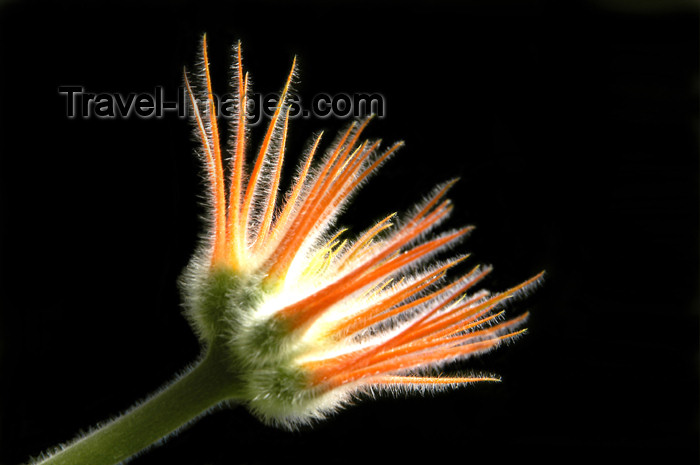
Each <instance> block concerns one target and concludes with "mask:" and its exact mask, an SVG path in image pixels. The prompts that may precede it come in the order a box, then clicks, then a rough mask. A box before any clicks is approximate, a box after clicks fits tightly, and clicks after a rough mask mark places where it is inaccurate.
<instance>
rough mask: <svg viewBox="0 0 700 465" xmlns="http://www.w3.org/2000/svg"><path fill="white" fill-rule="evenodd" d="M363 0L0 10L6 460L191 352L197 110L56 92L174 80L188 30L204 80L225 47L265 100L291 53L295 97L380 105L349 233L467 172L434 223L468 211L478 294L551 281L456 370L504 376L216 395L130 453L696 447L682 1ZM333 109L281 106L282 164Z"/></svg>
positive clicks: (309, 454)
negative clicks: (348, 390)
mask: <svg viewBox="0 0 700 465" xmlns="http://www.w3.org/2000/svg"><path fill="white" fill-rule="evenodd" d="M377 3H378V2H377ZM377 3H375V2H362V1H353V2H334V3H333V5H332V6H327V5H325V4H324V3H322V2H317V3H311V2H302V3H300V4H298V5H297V6H294V7H291V6H285V4H284V3H283V2H269V1H266V2H258V3H253V2H235V1H230V2H223V6H222V5H214V4H209V3H207V2H193V3H188V2H181V1H175V2H162V3H147V2H120V3H118V4H117V3H111V2H104V3H100V5H99V6H94V5H92V2H82V3H78V2H61V3H60V4H57V5H54V6H50V5H49V4H48V2H32V1H16V2H6V3H4V4H2V5H1V6H0V40H1V42H0V53H1V55H0V60H1V61H0V67H1V68H0V82H1V83H2V91H1V94H0V99H1V100H0V113H1V116H0V117H1V120H0V121H1V125H0V131H1V134H2V138H1V142H0V144H1V145H0V163H1V164H0V170H1V171H0V173H1V178H0V179H1V184H0V189H1V191H0V192H1V196H0V199H1V202H2V203H1V206H2V216H0V218H1V219H0V221H2V223H1V225H2V228H1V230H0V231H1V234H2V238H1V239H2V249H1V250H2V256H1V257H0V258H1V261H0V265H1V266H2V282H1V285H2V288H1V292H2V294H1V295H0V298H1V305H2V312H1V313H0V315H1V320H0V325H1V326H0V328H1V331H2V334H1V337H2V339H1V344H2V345H1V346H0V349H1V351H0V356H1V357H2V359H1V363H2V365H1V370H2V371H1V372H0V396H1V397H0V408H1V410H0V428H1V429H0V435H1V436H0V463H3V464H15V463H19V462H22V461H25V460H27V459H28V457H29V456H30V455H36V454H38V453H39V452H41V451H42V450H44V449H46V448H48V447H51V446H53V445H55V444H57V443H59V442H61V441H65V440H69V439H71V438H72V437H73V436H74V434H75V433H77V432H78V431H79V430H80V429H86V428H88V427H90V426H92V425H94V424H95V423H97V422H99V421H101V420H104V419H106V418H109V417H110V416H113V415H115V414H117V413H118V412H120V411H122V410H124V409H126V408H128V407H129V406H130V405H131V404H132V403H133V402H134V401H136V400H137V399H140V398H142V397H144V396H145V395H147V394H148V393H149V392H152V391H153V390H155V389H157V388H158V387H159V386H161V385H162V384H163V383H165V382H166V381H168V380H169V379H170V378H171V377H172V376H173V374H174V373H176V372H177V371H179V370H181V369H182V368H183V367H185V366H186V365H187V364H188V363H190V362H192V361H193V360H195V359H196V357H197V355H198V345H197V341H196V340H195V338H194V336H193V335H192V334H191V332H190V330H189V328H188V326H187V324H186V322H185V321H184V319H183V317H182V316H181V314H180V310H179V295H178V289H177V286H176V279H177V277H178V275H179V273H180V272H181V270H182V268H183V267H184V266H185V264H186V263H187V260H188V258H189V257H190V256H191V254H192V252H193V250H194V248H195V246H196V244H197V235H198V233H199V231H200V228H201V222H200V221H199V219H198V217H199V215H201V214H202V212H203V210H202V208H201V207H200V206H199V204H198V202H197V196H198V195H199V193H201V191H202V185H201V183H200V177H199V165H198V161H197V160H196V158H195V157H194V156H193V151H194V149H195V143H194V142H193V141H192V138H191V131H190V129H191V128H190V125H189V124H188V122H187V121H186V120H181V119H178V118H176V117H174V116H173V115H170V116H166V117H165V118H162V119H147V120H144V119H139V118H136V117H132V118H128V119H114V120H104V119H94V118H93V119H89V120H85V119H73V120H70V119H68V118H66V116H65V99H64V98H63V97H61V96H60V95H59V94H58V91H57V88H58V86H61V85H81V86H84V87H86V89H87V90H89V91H95V92H121V93H129V92H149V91H151V90H152V89H153V88H154V87H155V86H163V87H164V88H165V92H166V94H168V92H170V95H172V93H173V90H174V89H176V88H177V87H179V86H180V85H181V84H182V67H183V66H189V67H192V66H193V64H194V63H195V59H196V57H195V55H196V49H197V47H198V44H199V41H200V37H201V34H202V33H204V32H207V33H208V37H209V42H210V61H211V63H212V67H213V73H214V79H215V87H216V88H217V90H218V91H220V92H225V91H227V87H226V84H227V83H226V80H227V74H226V72H227V66H228V65H229V64H230V56H229V55H230V47H231V45H233V44H234V43H235V42H236V41H237V40H238V39H241V40H242V41H243V46H244V53H245V55H244V61H245V64H246V66H247V69H248V70H249V71H250V72H251V74H252V77H253V85H254V90H256V91H259V92H272V91H277V90H278V89H279V88H280V87H281V85H282V83H283V80H284V78H285V77H286V73H287V71H288V68H289V66H290V63H291V59H292V57H293V55H294V54H297V55H298V59H299V64H300V70H301V74H300V76H301V81H300V83H298V84H297V85H296V91H297V93H298V94H299V95H300V96H301V97H302V98H303V99H305V100H308V99H310V98H311V97H312V96H313V95H315V93H317V92H328V93H331V94H332V93H338V92H347V93H352V92H359V91H371V92H380V93H382V94H383V95H384V96H385V98H386V103H387V108H386V117H385V118H383V119H380V120H377V121H376V122H374V123H373V124H372V126H371V128H370V130H369V134H368V135H369V136H372V137H382V138H383V139H384V140H385V141H386V142H387V143H389V142H392V141H395V140H401V139H402V140H405V141H406V143H407V146H406V148H404V149H403V150H402V152H401V154H400V155H399V156H397V157H396V158H395V159H394V160H393V161H392V162H390V163H389V164H388V165H386V167H385V168H384V169H383V170H382V172H381V173H380V174H379V175H378V176H376V177H375V178H374V179H373V181H372V182H371V183H370V184H369V185H368V186H367V188H365V189H364V190H363V191H362V193H361V194H360V195H358V196H357V198H356V199H355V202H354V203H353V205H352V207H350V208H349V209H348V211H347V213H346V215H345V216H344V217H343V219H342V221H341V223H342V224H345V225H353V226H354V230H360V229H362V228H364V227H366V226H368V225H369V224H370V222H371V221H372V220H376V219H378V218H379V217H380V216H382V215H384V214H386V213H389V212H392V211H397V210H398V211H402V210H405V209H406V208H409V207H410V206H411V205H412V204H413V203H414V202H416V201H418V200H420V199H421V196H422V195H423V194H425V193H427V192H428V191H429V190H430V188H431V187H432V186H433V185H435V184H436V183H438V182H442V181H444V180H446V179H449V178H451V177H454V176H460V177H461V182H460V183H459V184H458V185H457V186H456V187H455V189H454V191H453V192H452V195H451V198H452V199H453V200H454V202H455V204H456V209H455V212H454V214H453V216H452V218H451V220H450V222H449V224H448V226H450V227H455V226H459V225H463V224H474V225H476V226H477V229H476V231H475V232H474V233H473V234H472V235H471V237H470V238H469V239H468V240H467V241H465V243H464V244H463V245H462V246H460V250H462V251H463V250H469V251H471V252H472V253H473V255H472V259H471V263H475V262H483V263H492V264H493V265H494V266H495V272H494V273H493V275H492V276H491V277H489V280H488V283H487V285H488V287H490V288H492V289H503V288H505V287H506V286H510V285H513V284H516V283H518V282H520V281H521V280H523V279H525V278H527V277H529V276H531V275H534V274H535V273H537V272H539V271H540V270H542V269H544V270H546V271H547V273H548V274H547V279H546V282H545V285H544V286H542V287H541V288H540V289H539V290H538V291H537V292H536V293H535V294H534V295H532V296H530V297H529V298H527V299H526V300H525V301H523V302H521V303H519V305H517V306H516V307H514V308H512V309H511V310H510V314H511V315H515V314H517V313H518V312H519V311H522V310H526V309H528V310H530V311H531V312H532V315H531V318H530V321H529V324H528V327H529V329H530V331H529V333H528V335H527V336H526V337H524V338H522V339H520V340H519V341H518V342H517V343H516V344H513V345H509V346H507V347H504V348H501V349H500V350H499V351H497V352H493V353H490V354H488V355H487V356H484V357H481V358H479V359H475V360H473V361H471V362H469V363H465V364H463V365H462V366H461V368H466V369H474V370H483V371H488V372H495V373H499V374H500V375H502V377H503V382H502V383H500V384H495V385H493V384H492V385H478V386H473V387H469V388H466V389H462V390H458V391H455V392H450V393H444V394H439V395H435V396H427V397H419V396H409V397H407V398H403V397H399V398H391V397H386V398H382V399H379V400H364V401H362V402H359V403H358V404H357V405H355V406H353V407H351V408H348V409H347V410H346V411H344V412H343V413H341V414H340V415H337V416H335V417H333V418H332V419H330V420H329V421H327V422H324V423H322V424H319V425H317V426H316V427H315V428H305V429H303V430H302V431H299V432H294V433H289V432H284V431H280V430H275V429H271V428H268V427H265V426H263V425H262V424H260V423H259V422H258V421H257V420H256V419H254V418H253V417H252V416H250V415H249V414H248V413H247V412H246V411H245V410H244V409H242V408H239V409H236V410H230V411H220V412H216V413H214V414H212V415H209V416H208V417H206V418H204V419H202V420H201V421H199V422H198V423H197V424H195V425H193V426H192V427H190V428H189V429H187V430H186V431H184V432H183V433H181V434H180V435H179V436H177V437H176V438H173V439H171V440H170V441H169V442H167V444H165V445H163V446H159V447H157V448H154V449H151V450H150V451H148V452H147V453H145V454H143V455H142V456H140V457H138V458H137V459H136V460H134V461H133V463H134V464H161V463H163V464H192V465H195V464H234V463H235V464H257V463H282V462H283V461H288V462H291V463H302V462H303V463H324V464H325V463H398V462H399V461H401V462H404V463H414V462H415V463H418V462H419V461H421V460H426V459H429V460H431V461H433V460H434V461H442V460H449V461H451V462H454V463H476V462H477V461H479V460H489V461H490V462H492V463H493V462H495V463H502V462H505V461H506V460H512V459H517V460H522V461H523V462H524V463H527V462H526V461H527V460H530V459H535V460H537V461H539V462H542V461H547V462H549V461H557V462H561V463H568V462H569V461H572V460H574V459H580V458H591V459H596V461H602V462H607V461H609V460H616V459H623V460H624V461H625V463H649V462H652V461H654V460H655V459H662V458H663V459H664V461H665V463H693V464H694V463H698V328H699V325H698V293H697V284H698V151H697V141H698V132H697V123H698V119H697V116H698V100H697V78H698V34H697V32H698V17H697V14H696V12H695V11H694V10H693V9H691V8H690V7H686V8H684V7H683V2H666V3H665V5H666V8H661V4H664V2H659V3H660V4H659V5H656V8H654V5H655V4H654V3H653V2H641V3H640V2H632V1H630V2H625V1H617V2H597V3H594V2H585V3H584V2H558V1H521V2H506V1H491V2H489V1H485V0H484V1H477V2H474V1H471V2H470V1H465V2H454V3H448V2H431V3H429V4H428V2H425V3H422V2H384V3H382V4H381V5H378V4H377ZM687 3H688V4H692V3H693V2H687ZM640 5H647V6H649V7H650V8H649V9H644V8H640ZM626 6H635V8H634V9H628V8H626ZM346 123H347V121H341V120H339V119H334V118H330V119H325V120H318V119H316V120H295V121H294V122H293V123H292V128H291V135H290V142H289V144H290V145H289V150H288V153H290V156H289V157H290V160H289V162H288V164H287V165H286V166H287V173H289V172H290V171H291V167H292V166H293V163H294V161H295V160H294V155H293V154H295V153H300V152H301V150H302V149H303V147H304V146H305V144H306V142H307V141H308V138H309V136H310V135H311V134H312V133H313V132H314V131H316V130H318V129H325V130H326V131H327V132H328V133H329V134H332V133H334V132H335V131H336V130H338V129H340V128H342V127H343V126H344V125H345V124H346ZM259 134H260V130H259V129H258V130H257V131H255V132H254V134H253V137H254V138H255V140H256V141H257V140H259ZM255 145H257V142H256V143H255Z"/></svg>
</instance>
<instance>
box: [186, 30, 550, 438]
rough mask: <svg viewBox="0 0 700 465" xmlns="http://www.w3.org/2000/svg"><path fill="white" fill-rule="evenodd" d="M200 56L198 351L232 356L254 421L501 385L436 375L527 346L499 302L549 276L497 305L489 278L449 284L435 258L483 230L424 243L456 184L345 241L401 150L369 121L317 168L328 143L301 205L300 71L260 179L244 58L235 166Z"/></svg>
mask: <svg viewBox="0 0 700 465" xmlns="http://www.w3.org/2000/svg"><path fill="white" fill-rule="evenodd" d="M202 58H203V67H202V70H201V73H200V74H201V77H202V81H203V82H202V83H201V85H200V86H199V88H193V87H192V85H191V84H190V82H189V80H188V79H187V77H186V85H187V89H188V92H189V96H190V99H191V103H192V108H193V111H194V119H195V121H196V133H197V135H198V137H199V139H200V140H201V142H202V156H203V158H204V161H205V164H206V169H207V171H206V174H207V179H208V184H209V199H210V204H211V213H210V234H209V235H208V237H207V240H206V241H205V242H206V243H205V244H204V246H203V247H202V248H201V250H200V253H199V254H198V255H197V256H196V257H195V259H194V260H193V261H192V264H191V265H190V266H189V268H188V270H187V271H186V273H185V278H184V280H183V283H184V288H185V291H186V293H185V294H186V297H187V298H186V308H187V315H188V317H189V319H190V321H191V323H192V324H193V326H194V328H195V329H196V331H197V333H198V334H199V336H200V338H201V339H202V341H203V342H204V343H205V344H206V345H207V346H209V347H210V348H212V347H214V348H222V349H223V351H224V352H225V353H226V354H227V357H228V359H229V361H230V364H231V370H232V371H233V372H235V373H238V374H239V379H240V383H241V386H240V387H239V390H240V398H241V399H243V401H244V402H245V403H246V404H247V405H248V407H249V408H250V409H251V410H252V411H253V412H255V413H256V414H258V415H259V416H260V417H261V418H262V419H263V420H265V421H268V422H272V423H277V424H282V425H293V424H295V423H298V422H306V421H308V420H310V419H313V418H320V417H322V416H323V415H324V414H325V413H327V412H329V411H332V410H335V409H336V408H337V407H339V406H340V405H342V404H343V402H344V401H346V400H347V399H348V398H349V397H350V396H352V395H353V394H355V393H361V392H363V391H367V390H369V389H373V388H374V389H376V388H380V389H394V388H420V389H424V388H426V387H427V388H437V387H441V386H458V385H464V384H468V383H472V382H476V381H496V380H498V378H496V377H494V376H491V375H457V376H451V377H448V376H441V375H436V374H435V373H437V371H436V369H438V368H439V367H441V366H443V365H444V364H446V363H448V362H452V361H455V360H461V359H465V358H468V357H471V356H473V355H476V354H480V353H483V352H485V351H488V350H490V349H493V348H495V347H497V346H498V345H500V344H501V343H502V342H503V341H505V340H508V339H512V338H513V337H515V336H517V335H519V334H521V333H522V332H523V331H524V329H521V326H522V323H523V321H524V320H525V318H526V316H527V315H526V314H525V315H521V316H519V317H516V318H513V319H510V320H506V319H504V311H503V310H502V307H503V304H504V303H505V302H506V301H507V300H509V299H510V298H511V297H513V296H515V295H517V294H520V293H522V292H523V291H524V290H526V289H528V288H530V287H532V286H533V285H534V284H535V283H536V282H538V281H539V280H540V278H541V276H542V274H539V275H537V276H535V277H534V278H532V279H530V280H528V281H525V282H524V283H522V284H520V285H518V286H515V287H513V288H512V289H509V290H507V291H505V292H502V293H496V294H492V293H490V292H488V291H486V290H483V289H481V290H475V289H476V287H477V284H479V283H480V281H481V280H482V279H483V278H484V276H486V275H487V274H488V273H489V272H490V271H491V268H490V267H480V266H477V267H474V268H473V269H472V270H471V271H469V272H468V273H466V274H465V275H463V276H461V277H458V278H457V279H454V280H452V281H451V282H447V281H446V280H445V276H446V274H447V272H448V270H450V269H451V268H452V267H454V266H455V265H456V264H458V263H460V262H462V261H463V260H464V259H465V258H466V257H465V256H458V257H454V258H451V259H448V260H444V261H435V259H434V257H435V255H436V253H438V252H440V251H443V250H445V249H446V248H447V247H449V246H451V245H453V244H454V243H455V242H456V241H458V240H460V239H461V238H462V237H463V236H464V235H465V234H467V233H468V232H469V231H471V229H472V228H471V227H464V228H462V229H458V230H454V231H447V232H444V233H442V234H440V235H437V236H429V233H431V232H432V231H433V230H434V229H435V228H436V226H437V225H439V224H440V223H441V222H442V221H443V220H444V219H445V218H446V217H447V216H448V214H449V213H450V211H451V209H452V206H451V204H450V201H449V200H446V199H445V195H446V193H447V191H448V190H449V188H450V187H451V186H452V185H453V184H454V182H455V181H450V182H447V183H445V184H442V185H440V186H438V187H437V188H436V189H435V190H434V192H433V193H432V194H431V195H430V196H429V197H428V199H427V200H425V201H424V202H423V203H422V204H420V205H419V206H418V207H416V209H415V210H414V211H413V212H412V213H411V214H410V215H408V216H406V217H405V218H403V219H401V220H398V219H397V216H396V215H395V214H390V215H388V216H386V218H384V219H382V220H381V221H379V222H378V223H377V224H376V225H374V226H373V227H371V228H369V229H368V230H367V231H365V232H363V233H362V234H360V235H359V236H358V237H357V238H355V239H354V240H349V239H346V238H344V234H345V230H340V231H335V230H334V229H333V228H334V224H335V220H336V219H337V217H338V215H339V213H340V212H341V210H342V208H343V206H344V205H345V204H346V203H347V202H348V201H349V199H350V198H351V197H352V195H353V193H355V192H356V191H357V190H358V189H359V188H360V187H361V186H362V185H363V184H364V182H365V181H366V180H367V179H368V177H369V176H370V175H372V174H373V173H374V172H375V171H376V170H377V169H378V168H379V167H380V166H381V165H382V164H383V163H384V162H385V161H386V160H387V159H388V158H389V157H390V156H392V155H393V154H394V153H395V152H396V150H397V149H398V148H399V147H400V146H401V145H402V144H401V143H396V144H394V145H392V146H391V147H389V148H388V149H386V150H384V151H380V148H379V147H380V142H379V141H368V140H361V135H362V132H363V130H364V129H365V126H366V125H367V124H368V123H369V120H370V118H367V119H365V120H363V121H361V122H355V123H352V124H351V125H350V126H349V127H348V128H347V129H346V130H345V131H344V132H342V133H341V134H340V135H339V136H338V137H337V138H336V140H335V141H334V143H333V144H332V145H331V146H330V148H328V149H327V151H326V152H325V155H323V156H320V157H319V156H318V152H319V147H320V146H321V135H319V136H318V137H316V138H315V139H314V140H313V142H312V144H311V146H310V148H309V149H308V152H307V154H306V157H305V160H304V161H303V163H302V164H301V166H300V168H299V169H298V171H297V176H296V179H295V181H294V183H293V186H292V188H291V190H290V192H289V193H288V194H287V195H286V196H284V197H281V196H278V191H279V187H280V175H281V170H282V165H283V158H284V155H285V150H286V137H287V129H288V124H289V111H290V107H289V104H288V92H289V89H290V86H291V83H292V81H293V78H294V75H295V73H296V62H295V63H294V64H293V65H292V70H291V72H290V73H289V76H288V78H287V81H286V83H285V85H284V88H283V90H282V93H281V97H280V99H279V102H278V105H277V107H276V110H275V112H274V115H273V116H272V119H271V121H270V124H269V127H268V129H267V132H266V133H265V136H264V139H263V141H262V143H261V145H260V150H259V152H258V154H257V157H256V158H255V163H254V164H253V166H252V168H250V169H249V168H248V167H247V166H246V152H247V151H248V149H249V142H248V133H247V129H246V124H247V122H246V112H245V111H243V110H242V109H245V108H246V103H247V99H248V95H249V86H248V81H249V79H248V73H244V71H243V65H242V59H241V47H240V44H239V45H238V46H237V47H236V48H235V58H236V60H235V61H236V63H235V65H234V68H233V69H234V78H233V81H234V88H235V89H234V91H235V96H236V98H237V109H238V110H237V114H236V115H235V117H234V118H233V124H232V126H231V129H232V131H233V140H232V143H231V144H230V147H231V149H230V160H224V157H223V153H222V148H221V141H220V132H219V126H218V121H217V115H216V113H215V111H216V110H215V105H214V98H213V92H212V84H211V76H210V73H209V66H208V58H207V45H206V36H205V37H204V40H203V44H202ZM319 158H320V160H319ZM225 165H227V166H225ZM227 171H228V172H229V173H230V174H229V176H228V177H227V176H226V174H225V173H226V172H227Z"/></svg>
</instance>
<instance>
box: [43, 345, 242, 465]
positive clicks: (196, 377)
mask: <svg viewBox="0 0 700 465" xmlns="http://www.w3.org/2000/svg"><path fill="white" fill-rule="evenodd" d="M229 366H230V365H229V364H228V363H227V360H226V357H225V355H224V354H223V353H222V351H221V350H219V349H216V348H212V349H210V350H209V351H208V352H207V354H206V356H205V357H204V358H203V359H202V360H201V361H200V362H199V363H198V364H197V365H196V366H195V367H194V368H193V369H192V370H191V371H190V372H188V373H186V374H185V375H183V376H182V377H180V378H178V379H177V380H175V381H174V382H173V383H172V384H170V385H168V386H166V387H165V388H163V389H162V390H161V391H159V392H158V393H156V394H155V395H154V396H153V397H151V398H149V399H147V400H146V401H144V402H143V403H141V404H140V405H138V406H136V407H134V408H132V409H131V410H128V411H127V412H126V413H124V414H123V415H121V416H120V417H119V418H117V419H115V420H113V421H111V422H109V423H107V424H105V425H104V426H102V427H100V428H99V429H96V430H95V431H93V432H91V433H90V434H88V435H87V436H85V437H82V438H78V439H77V440H76V441H74V442H73V443H70V444H68V445H67V446H62V448H61V449H62V450H59V451H58V452H56V453H55V454H53V455H51V456H50V457H48V458H46V459H44V460H39V461H38V462H37V465H112V464H115V463H119V462H121V461H123V460H125V459H127V458H129V457H131V456H132V455H134V454H137V453H138V452H140V451H142V450H144V449H146V448H147V447H148V446H150V445H152V444H153V443H155V442H157V441H159V440H161V439H163V438H164V437H166V436H168V435H169V434H171V433H173V432H174V431H176V430H178V429H179V428H181V427H183V426H184V425H186V424H187V423H188V422H190V421H192V420H194V419H196V418H197V417H199V416H200V415H202V414H203V413H205V412H206V411H207V410H208V409H210V408H212V407H214V406H216V405H217V404H220V403H221V402H223V401H226V400H235V398H236V386H237V385H238V382H237V378H236V376H235V374H232V373H230V371H229Z"/></svg>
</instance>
